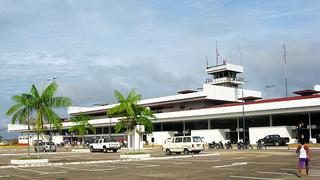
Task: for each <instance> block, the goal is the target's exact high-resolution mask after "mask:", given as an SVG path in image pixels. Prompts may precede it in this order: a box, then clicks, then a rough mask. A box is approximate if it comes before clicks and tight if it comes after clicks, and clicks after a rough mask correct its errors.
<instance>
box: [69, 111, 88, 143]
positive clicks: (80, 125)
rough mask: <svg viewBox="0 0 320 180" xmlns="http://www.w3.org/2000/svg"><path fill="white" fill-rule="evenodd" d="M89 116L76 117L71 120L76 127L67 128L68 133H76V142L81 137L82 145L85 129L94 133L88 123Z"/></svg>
mask: <svg viewBox="0 0 320 180" xmlns="http://www.w3.org/2000/svg"><path fill="white" fill-rule="evenodd" d="M89 119H90V117H89V116H86V115H83V114H81V115H78V116H74V117H72V118H71V122H73V123H75V124H76V125H74V126H72V127H70V128H69V132H74V131H77V132H78V141H79V136H81V137H82V144H84V135H85V133H86V130H87V129H90V130H91V131H94V127H93V126H92V125H91V124H90V123H89Z"/></svg>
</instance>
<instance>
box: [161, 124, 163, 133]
mask: <svg viewBox="0 0 320 180" xmlns="http://www.w3.org/2000/svg"><path fill="white" fill-rule="evenodd" d="M160 130H161V131H163V126H162V123H160Z"/></svg>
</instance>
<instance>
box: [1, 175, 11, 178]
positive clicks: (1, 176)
mask: <svg viewBox="0 0 320 180" xmlns="http://www.w3.org/2000/svg"><path fill="white" fill-rule="evenodd" d="M5 177H10V176H9V175H4V176H0V178H5Z"/></svg>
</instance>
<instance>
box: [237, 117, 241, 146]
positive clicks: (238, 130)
mask: <svg viewBox="0 0 320 180" xmlns="http://www.w3.org/2000/svg"><path fill="white" fill-rule="evenodd" d="M237 133H238V142H239V141H240V127H239V118H237Z"/></svg>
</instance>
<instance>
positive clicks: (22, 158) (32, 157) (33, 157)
mask: <svg viewBox="0 0 320 180" xmlns="http://www.w3.org/2000/svg"><path fill="white" fill-rule="evenodd" d="M32 159H43V158H38V156H29V158H27V157H19V158H15V160H32Z"/></svg>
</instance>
